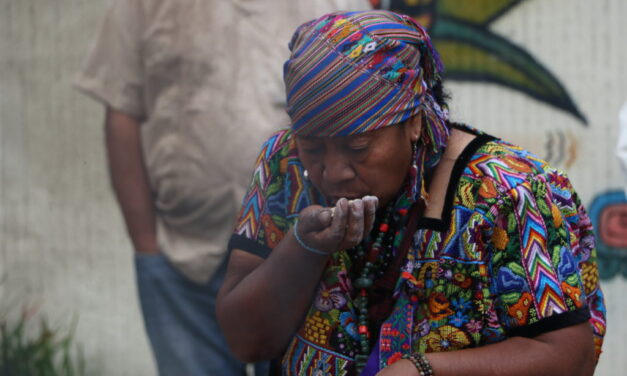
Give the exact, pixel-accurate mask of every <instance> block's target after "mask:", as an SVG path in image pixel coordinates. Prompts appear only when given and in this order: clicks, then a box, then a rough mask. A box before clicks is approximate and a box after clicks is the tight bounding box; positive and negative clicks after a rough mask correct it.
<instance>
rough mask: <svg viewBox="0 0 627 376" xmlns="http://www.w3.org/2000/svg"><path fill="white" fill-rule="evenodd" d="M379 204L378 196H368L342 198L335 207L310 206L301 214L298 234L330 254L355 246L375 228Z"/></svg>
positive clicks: (306, 243) (311, 244) (317, 248)
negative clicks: (352, 198) (350, 198)
mask: <svg viewBox="0 0 627 376" xmlns="http://www.w3.org/2000/svg"><path fill="white" fill-rule="evenodd" d="M378 205H379V199H378V198H377V197H375V196H364V197H362V198H358V199H354V200H347V199H346V198H340V199H339V200H337V202H336V204H335V206H334V207H323V206H320V205H311V206H308V207H307V208H305V209H303V211H301V212H300V214H299V216H298V237H299V238H300V240H301V241H302V242H303V243H305V245H307V246H308V247H311V248H314V249H316V250H319V251H321V252H325V253H329V254H331V253H333V252H336V251H339V250H343V249H349V248H352V247H355V246H356V245H358V244H359V243H361V241H362V240H363V239H364V238H365V237H367V236H368V234H369V233H370V231H372V226H373V225H374V220H375V213H376V211H377V206H378Z"/></svg>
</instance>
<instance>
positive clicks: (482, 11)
mask: <svg viewBox="0 0 627 376" xmlns="http://www.w3.org/2000/svg"><path fill="white" fill-rule="evenodd" d="M521 1H522V0H473V1H468V0H440V1H436V13H437V14H440V15H445V16H446V17H450V18H455V19H458V20H462V21H466V22H470V23H474V24H481V25H488V24H489V23H491V22H492V21H494V20H495V19H497V18H499V17H501V16H502V15H503V14H505V13H506V12H507V11H509V10H510V9H512V8H513V7H514V6H516V5H518V3H520V2H521Z"/></svg>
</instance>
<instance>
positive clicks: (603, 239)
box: [588, 190, 627, 279]
mask: <svg viewBox="0 0 627 376" xmlns="http://www.w3.org/2000/svg"><path fill="white" fill-rule="evenodd" d="M588 210H589V213H590V219H591V220H592V224H593V225H594V230H595V233H596V235H597V237H596V238H597V252H598V255H599V272H600V275H601V279H609V278H612V277H615V276H618V275H622V276H623V277H626V278H627V197H626V196H625V192H624V191H622V190H621V191H609V192H605V193H602V194H600V195H598V196H597V197H596V198H595V199H594V200H593V201H592V204H591V205H590V206H589V207H588Z"/></svg>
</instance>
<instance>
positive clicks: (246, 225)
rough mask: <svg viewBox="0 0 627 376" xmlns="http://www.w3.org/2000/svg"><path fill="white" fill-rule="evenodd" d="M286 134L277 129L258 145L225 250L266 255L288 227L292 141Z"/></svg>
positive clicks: (289, 224) (264, 256)
mask: <svg viewBox="0 0 627 376" xmlns="http://www.w3.org/2000/svg"><path fill="white" fill-rule="evenodd" d="M288 133H289V132H287V131H280V132H278V133H277V134H275V135H274V136H272V137H270V139H269V140H268V141H266V142H265V143H264V145H263V146H262V148H261V152H260V154H259V157H258V158H257V162H256V164H255V169H254V171H253V177H252V181H251V183H250V186H249V188H248V191H247V192H246V195H245V196H244V200H243V202H242V207H241V209H240V212H239V215H238V218H237V221H236V222H235V230H234V233H233V235H232V236H231V240H230V242H229V250H231V249H241V250H243V251H246V252H250V253H252V254H255V255H258V256H260V257H263V258H266V257H267V256H268V255H269V254H270V252H271V250H272V249H273V248H274V247H275V246H276V245H277V244H278V243H279V242H280V241H281V240H282V239H283V236H284V235H285V233H286V232H287V231H288V230H289V228H290V227H291V223H290V221H289V218H288V217H289V216H290V215H289V208H288V205H287V195H286V194H285V192H286V188H287V185H288V184H289V180H290V179H289V174H288V169H289V168H290V163H289V162H290V158H289V154H290V149H291V146H292V144H293V142H292V141H291V137H290V136H289V134H288Z"/></svg>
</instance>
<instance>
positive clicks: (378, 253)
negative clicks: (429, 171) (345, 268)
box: [350, 200, 424, 374]
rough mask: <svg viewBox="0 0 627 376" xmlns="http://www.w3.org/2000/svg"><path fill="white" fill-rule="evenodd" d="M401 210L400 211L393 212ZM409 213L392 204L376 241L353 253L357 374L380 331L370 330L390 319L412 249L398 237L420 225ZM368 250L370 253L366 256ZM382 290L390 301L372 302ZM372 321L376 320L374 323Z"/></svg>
mask: <svg viewBox="0 0 627 376" xmlns="http://www.w3.org/2000/svg"><path fill="white" fill-rule="evenodd" d="M419 202H420V205H415V206H416V207H424V204H423V202H422V200H420V201H419ZM397 204H398V203H397ZM398 206H400V207H401V208H400V209H397V210H394V208H395V207H398ZM408 212H409V211H408V209H407V207H406V206H405V205H394V204H390V205H389V206H388V207H387V208H386V209H385V212H384V214H383V215H382V216H381V217H382V219H381V221H378V223H376V225H375V226H376V228H377V229H378V232H377V235H376V237H374V241H372V242H364V243H362V244H360V245H358V246H357V247H355V248H354V249H353V251H352V252H350V254H351V255H352V259H353V268H352V270H353V275H352V277H353V278H352V279H353V281H354V286H355V288H356V295H355V298H354V304H355V307H356V309H357V328H358V335H359V342H358V344H357V345H358V346H357V348H358V351H357V354H356V355H355V367H356V370H357V374H359V373H361V371H362V370H363V368H364V367H365V365H366V362H367V361H368V357H369V355H370V351H371V347H372V342H373V340H374V339H375V338H374V335H373V334H377V333H378V328H377V327H371V326H372V325H373V324H374V325H375V326H376V325H379V324H380V319H381V318H385V317H387V316H388V315H389V313H391V310H392V307H393V300H392V299H391V294H392V292H393V288H394V285H395V283H396V280H397V278H398V275H399V274H400V267H401V264H402V260H404V258H405V255H406V253H407V248H408V246H409V243H408V242H407V241H405V238H408V237H407V236H403V238H404V239H403V240H402V241H401V239H400V238H399V237H398V235H399V233H400V229H402V228H403V227H406V229H407V230H408V231H407V232H405V235H406V234H407V233H408V232H413V231H414V230H415V222H417V221H408V217H409V218H410V219H411V217H413V216H414V214H415V212H414V210H413V209H412V210H411V212H412V215H410V216H408ZM408 222H411V224H409V225H408ZM406 225H408V226H406ZM409 237H411V235H410V236H409ZM371 239H372V238H371ZM366 249H368V251H367V252H366ZM382 288H383V291H384V292H383V293H381V292H379V293H378V294H376V295H377V297H378V298H384V297H387V298H388V299H387V300H385V301H374V302H373V301H369V298H370V297H371V295H373V293H375V291H373V290H376V289H379V290H381V289H382ZM373 311H374V312H373ZM373 316H374V317H373ZM376 317H378V319H377V318H376ZM373 318H375V319H374V320H373ZM373 321H374V322H373ZM372 329H374V330H372Z"/></svg>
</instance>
